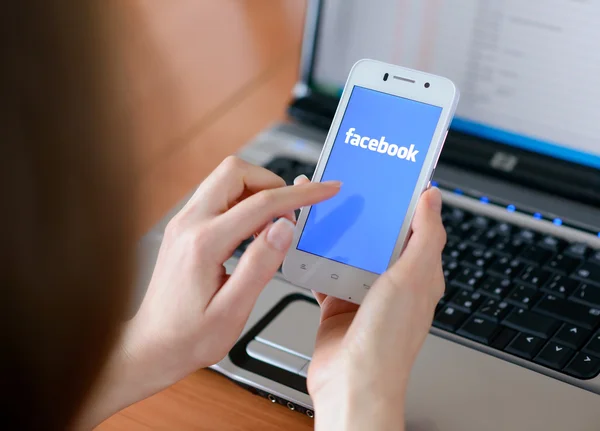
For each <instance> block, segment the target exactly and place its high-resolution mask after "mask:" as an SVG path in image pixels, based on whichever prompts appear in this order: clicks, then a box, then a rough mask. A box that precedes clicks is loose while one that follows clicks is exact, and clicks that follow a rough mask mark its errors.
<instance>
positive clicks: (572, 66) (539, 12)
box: [311, 0, 600, 168]
mask: <svg viewBox="0 0 600 431" xmlns="http://www.w3.org/2000/svg"><path fill="white" fill-rule="evenodd" d="M321 13H322V15H321V20H320V25H319V30H318V42H317V45H316V51H315V57H314V67H313V70H312V79H311V86H312V87H313V89H315V90H317V91H319V92H322V93H327V94H331V95H339V94H340V92H341V89H342V87H343V85H344V82H345V80H346V77H347V76H348V72H349V71H350V68H351V67H352V65H353V64H354V63H355V62H356V61H357V60H359V59H361V58H373V59H376V60H381V61H385V62H389V63H394V64H399V65H402V66H407V67H412V68H415V69H420V70H424V71H427V72H431V73H435V74H439V75H443V76H447V77H448V78H450V79H452V80H453V81H454V82H455V83H456V84H457V86H458V87H459V88H460V90H461V101H460V104H459V107H458V111H457V113H456V118H455V120H454V122H453V123H452V128H453V129H454V130H458V131H463V132H466V133H470V134H473V135H477V136H481V137H483V138H487V139H492V140H495V141H497V142H501V143H504V144H509V145H514V146H517V147H521V148H523V149H526V150H529V151H535V152H539V153H542V154H546V155H549V156H552V157H555V158H559V159H564V160H568V161H572V162H576V163H580V164H584V165H588V166H592V167H597V168H600V84H598V77H599V76H600V52H599V51H598V41H600V25H598V23H599V22H600V1H596V0H531V1H523V0H501V1H499V0H377V1H373V2H372V1H368V2H367V1H363V0H326V1H324V2H323V6H322V11H321Z"/></svg>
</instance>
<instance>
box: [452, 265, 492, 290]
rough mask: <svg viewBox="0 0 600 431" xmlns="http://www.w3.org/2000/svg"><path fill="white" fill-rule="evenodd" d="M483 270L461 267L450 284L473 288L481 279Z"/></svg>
mask: <svg viewBox="0 0 600 431" xmlns="http://www.w3.org/2000/svg"><path fill="white" fill-rule="evenodd" d="M483 275H484V272H483V270H481V269H474V268H466V267H462V268H461V269H460V270H459V271H458V272H457V274H456V276H455V277H454V280H452V282H451V283H452V285H454V286H458V287H461V288H463V289H469V290H474V289H476V288H477V285H478V283H479V282H480V281H481V278H482V277H483Z"/></svg>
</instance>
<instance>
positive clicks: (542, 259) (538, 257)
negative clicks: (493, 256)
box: [519, 245, 552, 265]
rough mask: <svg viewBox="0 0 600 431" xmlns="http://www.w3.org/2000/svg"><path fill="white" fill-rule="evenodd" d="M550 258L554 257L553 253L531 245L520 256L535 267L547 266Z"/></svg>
mask: <svg viewBox="0 0 600 431" xmlns="http://www.w3.org/2000/svg"><path fill="white" fill-rule="evenodd" d="M550 257H552V252H551V251H549V250H546V249H545V248H542V247H540V246H538V245H530V246H529V247H527V248H526V249H525V250H523V253H521V254H520V255H519V259H521V260H526V261H527V262H531V263H533V264H535V265H543V264H545V263H546V261H547V260H548V259H550Z"/></svg>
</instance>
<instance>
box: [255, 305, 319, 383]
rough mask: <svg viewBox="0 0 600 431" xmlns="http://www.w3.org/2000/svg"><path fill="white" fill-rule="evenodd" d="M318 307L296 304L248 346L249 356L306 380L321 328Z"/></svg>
mask: <svg viewBox="0 0 600 431" xmlns="http://www.w3.org/2000/svg"><path fill="white" fill-rule="evenodd" d="M319 317H320V310H319V307H318V305H315V304H313V303H312V302H308V301H292V302H291V303H289V304H288V305H287V306H286V307H285V308H284V309H283V310H281V312H279V313H278V314H277V316H276V317H275V318H274V319H273V320H271V321H270V322H269V323H268V324H267V325H266V326H265V327H264V329H262V331H260V332H259V333H258V334H257V335H256V336H255V337H254V339H253V340H252V341H251V342H250V343H248V345H247V346H246V352H247V354H248V355H249V356H251V357H253V358H254V359H257V360H259V361H262V362H266V363H268V364H270V365H273V366H276V367H278V368H282V369H284V370H287V371H290V372H293V373H298V374H300V375H303V376H306V371H307V370H308V365H309V361H310V359H311V357H312V353H313V348H314V344H315V337H316V335H317V329H318V327H319Z"/></svg>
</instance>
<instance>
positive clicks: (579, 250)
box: [565, 242, 590, 259]
mask: <svg viewBox="0 0 600 431" xmlns="http://www.w3.org/2000/svg"><path fill="white" fill-rule="evenodd" d="M589 251H590V248H589V247H588V246H587V245H586V244H582V243H580V242H576V243H573V244H571V245H569V246H568V247H567V249H566V250H565V253H566V254H568V255H571V256H573V257H576V258H579V259H584V258H585V257H586V256H587V255H588V253H589Z"/></svg>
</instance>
